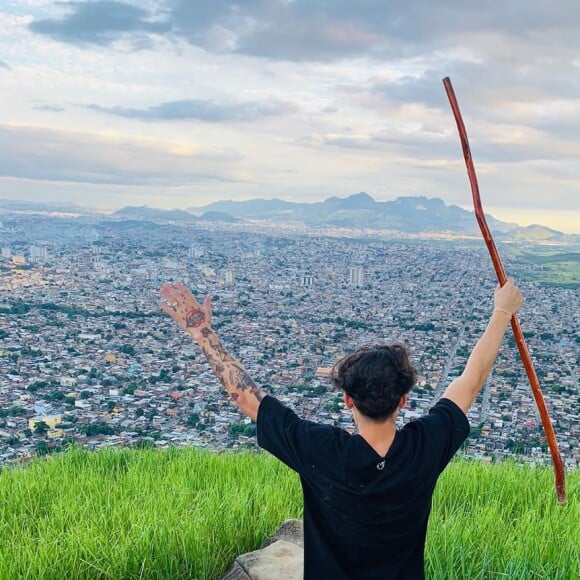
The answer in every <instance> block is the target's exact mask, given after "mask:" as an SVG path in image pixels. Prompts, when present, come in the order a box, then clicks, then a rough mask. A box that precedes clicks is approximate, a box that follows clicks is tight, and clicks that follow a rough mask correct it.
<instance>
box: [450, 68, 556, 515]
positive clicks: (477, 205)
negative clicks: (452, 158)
mask: <svg viewBox="0 0 580 580" xmlns="http://www.w3.org/2000/svg"><path fill="white" fill-rule="evenodd" d="M443 86H444V87H445V92H446V93H447V98H448V99H449V104H450V105H451V110H452V111H453V115H454V117H455V122H456V123H457V130H458V132H459V138H460V139H461V146H462V148H463V157H464V158H465V165H466V166H467V175H468V176H469V182H470V184H471V193H472V197H473V206H474V209H475V217H476V218H477V223H478V224H479V229H480V230H481V233H482V235H483V239H484V240H485V244H486V246H487V249H488V251H489V255H490V256H491V261H492V262H493V267H494V268H495V273H496V275H497V279H498V281H499V283H500V285H501V286H503V285H504V284H505V283H506V281H507V277H506V275H505V270H504V267H503V264H502V262H501V258H500V257H499V253H498V251H497V248H496V246H495V242H494V241H493V237H492V235H491V232H490V231H489V227H488V225H487V221H486V220H485V215H484V213H483V207H482V205H481V197H480V195H479V186H478V184H477V176H476V174H475V166H474V165H473V160H472V158H471V151H470V149H469V141H468V140H467V131H466V130H465V125H464V124H463V119H462V117H461V111H460V110H459V105H458V104H457V99H456V98H455V93H454V91H453V87H452V86H451V80H450V79H449V77H446V78H444V79H443ZM511 325H512V330H513V333H514V337H515V340H516V344H517V346H518V350H519V352H520V356H521V358H522V362H523V363H524V367H525V369H526V373H527V375H528V379H529V381H530V386H531V388H532V393H533V395H534V399H535V401H536V406H537V407H538V411H539V413H540V417H541V419H542V425H543V426H544V431H545V433H546V437H547V439H548V446H549V447H550V453H551V455H552V462H553V464H554V473H555V478H556V495H557V496H558V501H559V502H560V503H561V504H564V503H566V482H565V476H564V465H563V463H562V457H561V456H560V451H559V450H558V443H557V442H556V436H555V434H554V428H553V427H552V422H551V421H550V416H549V415H548V409H547V408H546V403H545V401H544V396H543V395H542V390H541V389H540V383H539V382H538V376H537V375H536V370H535V369H534V363H533V362H532V358H531V357H530V353H529V351H528V347H527V346H526V342H525V340H524V335H523V333H522V329H521V327H520V322H519V320H518V316H517V314H514V315H513V316H512V319H511Z"/></svg>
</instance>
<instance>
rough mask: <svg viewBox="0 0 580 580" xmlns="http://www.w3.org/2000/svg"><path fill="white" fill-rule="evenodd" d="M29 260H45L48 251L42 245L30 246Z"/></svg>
mask: <svg viewBox="0 0 580 580" xmlns="http://www.w3.org/2000/svg"><path fill="white" fill-rule="evenodd" d="M28 254H29V256H30V261H31V262H46V260H47V259H48V251H47V249H46V248H45V247H44V246H30V248H29V249H28Z"/></svg>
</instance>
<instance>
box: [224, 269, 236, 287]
mask: <svg viewBox="0 0 580 580" xmlns="http://www.w3.org/2000/svg"><path fill="white" fill-rule="evenodd" d="M224 279H225V282H226V284H233V283H234V282H235V280H236V276H235V274H234V271H233V270H232V269H231V268H228V269H227V270H225V271H224Z"/></svg>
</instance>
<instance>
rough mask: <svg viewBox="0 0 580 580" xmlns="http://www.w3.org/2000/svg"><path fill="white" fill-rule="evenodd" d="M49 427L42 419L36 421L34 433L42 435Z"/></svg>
mask: <svg viewBox="0 0 580 580" xmlns="http://www.w3.org/2000/svg"><path fill="white" fill-rule="evenodd" d="M48 429H49V427H48V425H47V424H46V423H45V422H44V421H38V422H37V423H36V424H35V425H34V433H35V434H36V435H44V434H45V433H46V432H47V431H48Z"/></svg>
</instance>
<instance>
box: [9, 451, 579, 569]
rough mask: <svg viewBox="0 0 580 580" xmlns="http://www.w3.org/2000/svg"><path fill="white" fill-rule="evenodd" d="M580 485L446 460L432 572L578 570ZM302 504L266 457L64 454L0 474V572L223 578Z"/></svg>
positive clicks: (572, 478)
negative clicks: (561, 493) (559, 490)
mask: <svg viewBox="0 0 580 580" xmlns="http://www.w3.org/2000/svg"><path fill="white" fill-rule="evenodd" d="M579 491H580V472H578V471H575V472H573V473H572V474H570V475H569V476H568V498H569V502H568V504H567V505H565V506H560V505H558V504H557V502H556V499H555V494H554V490H553V475H552V472H551V470H550V469H538V468H536V469H534V468H531V467H520V466H517V465H513V464H503V465H500V466H495V465H494V466H485V465H482V464H480V463H472V462H465V461H459V462H455V463H452V464H451V465H450V466H449V468H448V469H447V471H446V472H445V473H444V474H443V477H442V479H441V481H440V483H439V486H438V489H437V492H436V495H435V498H434V502H433V514H432V518H431V522H430V531H429V536H428V538H429V539H428V542H427V576H428V578H446V579H447V578H448V579H453V578H470V579H482V580H483V579H488V578H500V577H505V578H521V579H524V578H526V579H527V578H544V579H549V580H555V579H572V578H575V577H576V573H577V572H578V570H579V569H580V568H579V566H580V562H579V554H578V547H577V538H578V537H579V535H580V534H579V532H580V530H579V525H580V524H579V522H580V503H579V501H578V496H579V494H578V492H579ZM301 503H302V498H301V493H300V486H299V481H298V477H297V476H296V475H295V474H293V473H292V472H291V471H290V470H288V469H287V468H286V467H284V466H283V465H282V464H280V463H279V462H278V461H276V460H274V459H273V458H271V457H270V456H268V455H267V454H265V453H260V454H256V453H242V454H230V453H224V454H221V455H220V454H215V453H210V452H204V451H199V450H195V449H183V450H177V449H173V450H170V451H164V452H162V451H157V450H154V449H145V450H127V449H124V450H115V449H110V450H109V449H107V450H103V451H99V452H98V453H90V452H87V451H84V450H79V449H70V450H69V451H67V452H65V453H62V454H58V455H54V456H51V458H50V459H49V460H44V459H41V460H36V461H33V462H32V463H31V464H30V465H28V466H27V467H25V468H16V469H4V470H3V471H2V473H1V474H0V578H42V579H52V578H54V579H57V578H76V579H89V578H90V579H94V578H99V579H109V578H110V579H121V578H143V579H153V578H155V579H159V580H161V579H165V578H173V579H179V578H182V579H185V578H187V579H192V578H193V579H206V578H207V579H214V578H219V577H220V576H221V575H222V574H223V573H224V572H225V571H226V570H227V569H228V568H229V566H230V565H231V563H232V561H233V560H234V558H235V556H236V555H238V554H240V553H243V552H246V551H250V550H253V549H256V548H258V547H259V546H260V544H261V543H262V541H263V540H264V539H265V538H266V537H267V536H268V535H270V534H272V533H273V532H274V531H275V530H276V528H277V527H278V526H279V524H280V523H281V522H282V521H283V520H284V519H286V518H291V517H301V515H302V513H301V512H302V507H301Z"/></svg>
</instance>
